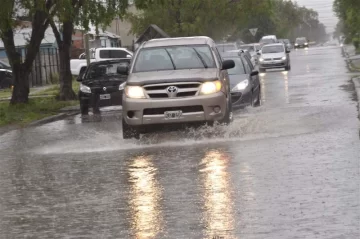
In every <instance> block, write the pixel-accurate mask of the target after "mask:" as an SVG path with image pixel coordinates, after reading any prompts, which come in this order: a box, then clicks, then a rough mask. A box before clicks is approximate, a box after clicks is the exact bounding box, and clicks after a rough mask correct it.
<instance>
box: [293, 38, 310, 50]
mask: <svg viewBox="0 0 360 239" xmlns="http://www.w3.org/2000/svg"><path fill="white" fill-rule="evenodd" d="M294 46H295V49H296V48H306V47H309V42H308V40H307V39H306V38H305V37H298V38H296V40H295V45H294Z"/></svg>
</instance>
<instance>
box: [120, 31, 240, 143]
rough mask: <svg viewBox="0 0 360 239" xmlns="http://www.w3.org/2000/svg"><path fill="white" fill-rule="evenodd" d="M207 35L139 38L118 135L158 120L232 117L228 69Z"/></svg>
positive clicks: (137, 130) (134, 135) (135, 135)
mask: <svg viewBox="0 0 360 239" xmlns="http://www.w3.org/2000/svg"><path fill="white" fill-rule="evenodd" d="M234 66H235V65H234V61H233V60H224V61H223V60H222V58H221V57H220V54H219V52H218V51H217V48H216V45H215V42H214V41H213V40H212V39H211V38H209V37H180V38H162V39H153V40H150V41H147V42H144V43H142V45H141V46H140V47H139V49H138V50H137V52H136V54H135V56H134V58H133V63H132V64H131V66H130V68H129V67H122V69H120V72H122V73H124V74H127V73H128V74H129V76H128V79H127V82H126V86H125V90H124V92H125V94H124V95H123V112H122V115H123V118H122V124H123V138H124V139H129V138H137V139H138V138H139V137H140V134H142V133H147V132H149V131H152V130H154V127H155V129H156V128H157V127H156V126H159V127H161V128H163V127H165V126H166V125H173V124H183V123H195V122H197V123H204V122H205V123H210V124H212V123H214V122H216V121H217V122H221V123H224V124H229V123H230V122H231V121H232V104H231V93H230V83H229V81H230V80H229V76H228V74H227V70H228V69H231V68H233V67H234Z"/></svg>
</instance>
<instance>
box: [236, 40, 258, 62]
mask: <svg viewBox="0 0 360 239" xmlns="http://www.w3.org/2000/svg"><path fill="white" fill-rule="evenodd" d="M239 48H240V49H242V50H248V51H249V53H250V55H251V61H252V62H253V65H256V64H257V61H258V55H257V52H258V51H260V50H261V45H260V44H259V43H251V44H244V45H241V46H240V47H239Z"/></svg>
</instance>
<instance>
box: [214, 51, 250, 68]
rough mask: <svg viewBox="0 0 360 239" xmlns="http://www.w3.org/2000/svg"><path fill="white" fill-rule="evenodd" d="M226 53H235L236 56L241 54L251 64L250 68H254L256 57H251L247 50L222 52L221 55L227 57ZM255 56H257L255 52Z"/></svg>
mask: <svg viewBox="0 0 360 239" xmlns="http://www.w3.org/2000/svg"><path fill="white" fill-rule="evenodd" d="M228 53H237V54H238V55H240V54H243V55H244V56H245V57H246V58H247V59H249V61H250V62H251V64H252V66H253V67H255V65H256V64H257V57H256V58H255V57H253V55H252V53H250V52H249V51H248V50H246V49H245V50H242V49H240V50H233V51H227V52H223V53H221V55H227V54H228ZM255 55H256V56H257V54H256V52H255Z"/></svg>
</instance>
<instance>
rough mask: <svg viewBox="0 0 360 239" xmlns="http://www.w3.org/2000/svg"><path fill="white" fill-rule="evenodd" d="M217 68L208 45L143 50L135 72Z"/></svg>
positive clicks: (138, 57)
mask: <svg viewBox="0 0 360 239" xmlns="http://www.w3.org/2000/svg"><path fill="white" fill-rule="evenodd" d="M214 67H216V64H215V61H214V58H213V55H212V52H211V49H210V47H209V46H208V45H187V46H170V47H156V48H155V47H154V48H143V49H141V50H140V52H139V54H138V56H137V58H136V62H135V65H134V70H133V72H147V71H164V70H182V69H201V68H214Z"/></svg>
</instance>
